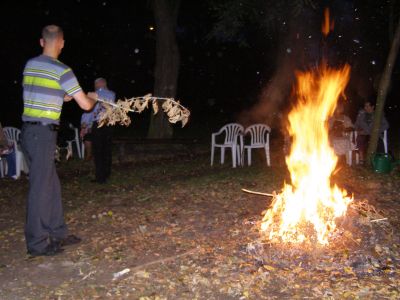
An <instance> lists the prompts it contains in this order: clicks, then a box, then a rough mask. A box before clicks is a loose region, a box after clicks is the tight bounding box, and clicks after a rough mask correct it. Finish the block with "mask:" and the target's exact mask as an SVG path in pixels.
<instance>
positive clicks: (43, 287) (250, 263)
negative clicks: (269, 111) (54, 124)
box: [0, 153, 400, 300]
mask: <svg viewBox="0 0 400 300" xmlns="http://www.w3.org/2000/svg"><path fill="white" fill-rule="evenodd" d="M272 162H273V166H272V167H267V166H266V165H265V163H263V161H262V159H258V160H257V159H256V161H255V162H254V165H253V166H252V167H243V168H237V169H232V168H231V167H230V165H229V163H226V164H225V165H224V166H221V165H218V164H217V165H215V166H214V167H210V165H209V156H208V154H206V153H200V154H196V155H191V154H190V153H185V154H184V155H176V154H175V155H174V154H172V155H168V156H167V157H159V158H157V157H152V158H151V159H148V158H147V157H146V154H140V156H136V157H134V158H133V159H131V160H125V161H118V160H116V161H115V163H114V164H113V175H112V178H111V181H110V182H109V183H107V184H105V185H97V184H95V183H91V179H92V174H93V166H92V163H91V162H82V161H79V160H77V159H75V160H72V161H68V162H65V161H63V162H62V163H61V164H60V165H59V167H58V170H59V176H60V179H61V182H62V189H63V200H64V209H65V216H66V221H67V223H68V225H69V229H70V232H71V233H74V234H77V235H79V236H80V237H82V239H83V241H82V243H81V244H79V245H76V246H71V247H68V248H66V250H65V252H64V253H62V254H60V255H57V256H54V257H37V258H29V257H28V256H27V254H26V249H25V243H24V235H23V223H24V215H25V198H26V193H27V189H28V181H27V179H26V178H25V177H24V176H23V177H22V178H21V179H19V180H17V181H14V180H11V179H0V187H1V189H0V191H1V193H0V241H1V243H0V299H97V298H101V299H107V298H109V299H142V300H144V299H399V298H400V288H399V286H400V271H399V270H400V269H399V264H400V261H399V259H400V249H399V248H400V244H399V235H400V231H399V227H400V222H399V213H400V197H399V193H400V192H399V191H400V180H399V179H400V175H399V174H400V173H399V171H398V170H395V171H394V172H393V173H392V174H389V175H379V174H375V173H373V172H371V171H369V170H368V169H366V168H363V167H352V168H349V167H346V166H343V167H340V168H339V169H338V171H337V172H336V174H335V175H334V179H335V182H337V183H338V185H339V186H341V187H343V188H345V189H347V190H348V191H349V192H350V193H353V194H354V198H355V200H354V201H355V203H356V204H357V203H359V204H360V203H361V204H362V203H365V202H362V201H365V200H368V205H370V206H369V207H374V208H375V211H372V212H371V211H368V210H367V209H366V206H361V205H358V206H357V205H354V206H352V207H351V208H350V209H349V212H348V217H347V218H346V219H345V220H341V227H340V228H341V230H339V231H338V232H337V234H336V235H335V236H334V237H332V243H331V245H330V246H329V247H325V248H319V247H308V248H307V247H303V248H301V247H296V246H293V247H288V246H285V245H271V244H269V243H268V241H267V240H266V239H265V238H262V237H261V236H260V232H259V230H258V229H259V224H260V221H261V218H262V215H261V214H262V212H263V211H264V210H265V209H266V208H267V207H268V205H269V204H270V199H269V198H267V197H264V196H258V195H251V194H246V193H243V192H242V191H241V189H242V188H247V189H251V190H255V191H261V192H272V191H279V190H280V189H281V187H282V184H283V182H284V181H285V180H288V174H287V171H286V168H285V166H284V164H283V162H282V159H280V158H279V157H278V158H273V159H272ZM375 217H376V218H378V217H379V218H380V217H383V218H387V220H384V221H379V222H373V220H376V219H374V218H375ZM371 221H372V222H371Z"/></svg>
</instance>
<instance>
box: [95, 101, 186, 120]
mask: <svg viewBox="0 0 400 300" xmlns="http://www.w3.org/2000/svg"><path fill="white" fill-rule="evenodd" d="M97 100H98V101H99V102H101V105H102V106H103V108H104V109H103V110H102V111H101V112H100V114H99V121H98V123H99V127H102V126H104V125H115V124H120V125H123V126H129V124H131V118H130V117H129V115H128V113H129V112H135V113H141V112H142V111H144V110H145V109H146V108H149V105H150V103H151V107H152V109H153V112H154V114H157V113H158V111H159V105H160V103H161V102H162V105H161V108H162V110H163V111H164V113H166V114H167V116H168V121H169V122H171V123H173V124H175V123H177V122H181V123H182V127H184V126H185V125H186V124H187V122H188V121H189V116H190V111H189V110H188V109H187V108H185V107H184V106H182V105H181V104H180V103H179V101H175V100H174V99H173V98H160V97H153V96H152V95H151V94H147V95H145V96H143V97H134V98H130V99H126V98H125V100H121V99H120V100H118V101H117V102H116V103H110V102H107V101H105V100H102V99H97Z"/></svg>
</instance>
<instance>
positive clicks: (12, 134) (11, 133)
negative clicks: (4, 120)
mask: <svg viewBox="0 0 400 300" xmlns="http://www.w3.org/2000/svg"><path fill="white" fill-rule="evenodd" d="M3 131H4V134H5V136H6V137H7V140H8V141H11V142H13V143H14V151H15V164H16V166H15V167H16V174H15V175H16V178H19V177H20V176H21V171H23V172H25V173H28V171H29V168H28V164H27V163H26V160H25V157H24V154H23V153H22V151H21V150H20V148H19V146H18V144H19V140H20V135H21V130H19V129H18V128H15V127H4V128H3Z"/></svg>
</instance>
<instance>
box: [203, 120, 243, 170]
mask: <svg viewBox="0 0 400 300" xmlns="http://www.w3.org/2000/svg"><path fill="white" fill-rule="evenodd" d="M243 131H244V128H243V126H242V125H240V124H238V123H229V124H226V125H225V126H223V127H222V128H221V129H220V130H219V131H218V132H214V133H213V134H212V135H211V166H212V165H213V164H214V150H215V148H221V164H223V163H224V161H225V148H230V149H231V151H232V165H233V167H234V168H236V165H237V163H239V165H241V162H242V159H241V153H242V149H243ZM223 133H225V139H224V142H223V143H222V144H217V142H216V138H217V136H219V135H221V134H223ZM238 140H239V143H238Z"/></svg>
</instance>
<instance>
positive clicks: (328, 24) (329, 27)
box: [322, 8, 335, 36]
mask: <svg viewBox="0 0 400 300" xmlns="http://www.w3.org/2000/svg"><path fill="white" fill-rule="evenodd" d="M334 25H335V23H334V21H333V20H332V21H330V18H329V9H328V8H325V11H324V22H323V23H322V33H323V34H324V36H327V35H328V34H329V32H330V31H333V27H334Z"/></svg>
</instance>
